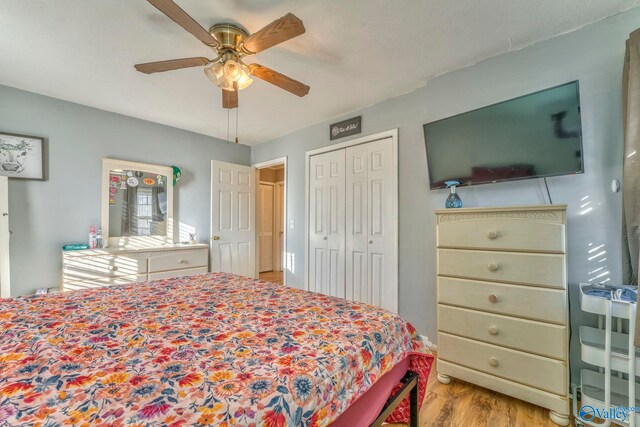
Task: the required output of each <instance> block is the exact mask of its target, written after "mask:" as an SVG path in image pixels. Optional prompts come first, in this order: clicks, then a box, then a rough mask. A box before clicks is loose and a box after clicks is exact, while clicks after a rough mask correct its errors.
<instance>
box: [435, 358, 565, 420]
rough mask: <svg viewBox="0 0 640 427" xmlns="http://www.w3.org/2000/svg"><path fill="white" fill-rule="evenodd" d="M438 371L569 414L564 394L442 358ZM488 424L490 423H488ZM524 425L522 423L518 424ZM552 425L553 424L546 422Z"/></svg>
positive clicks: (439, 361)
mask: <svg viewBox="0 0 640 427" xmlns="http://www.w3.org/2000/svg"><path fill="white" fill-rule="evenodd" d="M438 373H442V374H445V375H450V376H452V377H454V378H459V379H461V380H463V381H468V382H470V383H473V384H478V385H479V386H480V387H485V388H488V389H490V390H495V391H497V392H499V393H503V394H506V395H507V396H511V397H515V398H516V399H522V400H526V401H527V402H531V403H533V404H534V405H538V406H542V407H543V408H547V409H550V410H552V411H556V412H557V413H559V414H569V413H571V412H570V411H571V409H570V407H569V403H570V402H569V398H568V397H567V396H566V395H560V396H558V395H556V394H553V393H548V392H546V391H542V390H538V389H537V388H532V387H528V386H526V385H522V384H519V383H517V382H513V381H508V380H505V379H502V378H498V377H496V376H494V375H489V374H485V373H484V372H480V371H476V370H473V369H469V368H465V367H464V366H460V365H456V364H454V363H449V362H446V361H444V360H438ZM489 425H490V424H489ZM520 425H524V424H520ZM548 425H553V424H548Z"/></svg>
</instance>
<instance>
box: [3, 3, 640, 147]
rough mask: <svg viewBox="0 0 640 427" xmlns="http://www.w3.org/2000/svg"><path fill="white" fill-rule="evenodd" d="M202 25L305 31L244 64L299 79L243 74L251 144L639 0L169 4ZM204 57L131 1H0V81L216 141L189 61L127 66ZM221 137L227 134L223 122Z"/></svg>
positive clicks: (203, 89)
mask: <svg viewBox="0 0 640 427" xmlns="http://www.w3.org/2000/svg"><path fill="white" fill-rule="evenodd" d="M177 3H178V4H179V5H180V6H181V7H182V8H183V9H185V10H186V11H187V12H188V13H189V14H191V15H192V16H193V17H194V18H195V19H196V20H197V21H198V22H199V23H200V24H201V25H202V26H203V27H205V28H208V27H209V26H210V25H212V24H215V23H217V22H222V21H224V22H236V23H240V24H242V25H243V26H244V27H246V28H247V29H248V30H249V31H256V30H258V29H260V28H261V27H262V26H264V25H266V24H267V23H269V22H271V21H272V20H274V19H276V18H278V17H280V16H282V15H284V14H285V13H286V12H293V13H294V14H295V15H297V16H298V17H300V18H301V19H302V20H303V21H304V23H305V26H306V28H307V32H306V34H304V35H302V36H300V37H298V38H297V39H294V40H291V41H289V42H286V43H284V44H282V45H280V46H278V47H275V48H272V49H270V50H268V51H265V52H262V53H260V54H259V55H257V56H254V57H252V58H248V60H247V62H259V63H261V64H263V65H265V66H268V67H271V68H274V69H276V70H278V71H280V72H282V73H284V74H286V75H289V76H291V77H293V78H295V79H297V80H300V81H302V82H304V83H306V84H308V85H310V86H311V92H310V93H309V95H307V96H306V97H304V98H298V97H296V96H293V95H291V94H289V93H287V92H285V91H282V90H280V89H278V88H276V87H274V86H271V85H269V84H267V83H265V82H262V81H260V80H257V79H256V81H255V82H254V84H253V85H252V86H251V87H250V88H248V89H247V90H245V91H242V92H241V93H240V111H239V114H240V140H241V142H242V143H245V144H250V145H254V144H256V143H260V142H264V141H267V140H270V139H273V138H276V137H278V136H281V135H285V134H288V133H290V132H292V131H294V130H296V129H301V128H304V127H306V126H309V125H311V124H314V123H318V122H321V121H323V120H327V119H331V118H334V117H337V116H340V115H343V114H346V113H348V112H350V111H354V110H356V109H359V108H362V107H365V106H368V105H372V104H376V103H378V102H380V101H382V100H384V99H386V98H390V97H393V96H397V95H400V94H403V93H406V92H409V91H411V90H413V89H415V88H418V87H420V86H422V85H424V83H425V81H426V80H427V79H428V78H430V77H432V76H435V75H438V74H442V73H445V72H447V71H451V70H454V69H457V68H461V67H464V66H466V65H470V64H473V63H475V62H478V61H480V60H482V59H486V58H489V57H492V56H495V55H498V54H501V53H504V52H508V51H511V50H515V49H519V48H522V47H523V46H526V45H529V44H532V43H534V42H536V41H539V40H543V39H547V38H549V37H553V36H555V35H558V34H561V33H565V32H568V31H571V30H573V29H576V28H579V27H581V26H583V25H585V24H588V23H591V22H595V21H598V20H600V19H602V18H604V17H607V16H610V15H614V14H616V13H619V12H622V11H624V10H627V9H630V8H632V7H635V6H638V5H640V0H560V1H559V0H484V1H478V0H455V1H452V0H449V1H447V0H346V1H345V0H342V1H341V0H322V1H320V0H253V1H252V0H177ZM189 56H207V57H210V58H211V57H213V56H214V55H213V53H212V52H211V50H210V49H209V48H207V47H206V46H204V45H203V44H201V43H200V42H199V41H198V40H197V39H195V38H194V37H193V36H191V35H190V34H189V33H187V32H186V31H185V30H183V29H182V28H180V27H179V26H178V25H176V24H175V23H174V22H173V21H171V20H169V19H168V18H167V17H165V16H164V15H162V14H161V13H160V12H159V11H157V10H156V9H155V8H154V7H153V6H151V5H150V4H149V3H147V2H146V1H143V0H135V1H132V0H55V1H54V0H2V3H1V5H0V84H4V85H8V86H14V87H17V88H21V89H25V90H29V91H32V92H36V93H41V94H44V95H49V96H53V97H56V98H60V99H65V100H69V101H73V102H77V103H80V104H84V105H89V106H93V107H97V108H101V109H103V110H107V111H113V112H117V113H121V114H126V115H129V116H133V117H138V118H141V119H146V120H150V121H153V122H158V123H163V124H166V125H170V126H174V127H177V128H182V129H188V130H191V131H194V132H199V133H203V134H206V135H211V136H216V137H219V138H223V139H225V138H226V136H227V111H226V110H223V109H222V107H221V96H220V91H219V89H217V88H216V87H215V86H213V85H212V84H211V83H210V82H209V81H208V80H207V79H206V78H205V76H204V74H203V72H202V70H201V69H200V68H192V69H186V70H179V71H172V72H167V73H161V74H154V75H144V74H141V73H138V72H136V71H135V70H134V69H133V65H134V64H136V63H140V62H149V61H157V60H164V59H174V58H183V57H189ZM232 137H233V130H232Z"/></svg>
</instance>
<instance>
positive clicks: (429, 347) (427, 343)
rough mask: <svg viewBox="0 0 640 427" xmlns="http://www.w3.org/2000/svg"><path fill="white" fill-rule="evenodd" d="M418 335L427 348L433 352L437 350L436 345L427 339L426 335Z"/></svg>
mask: <svg viewBox="0 0 640 427" xmlns="http://www.w3.org/2000/svg"><path fill="white" fill-rule="evenodd" d="M420 337H421V338H422V341H423V342H424V343H425V344H426V345H427V348H428V349H429V350H431V351H433V352H434V353H437V352H438V346H437V345H436V344H434V343H432V342H431V341H429V337H427V336H426V335H420Z"/></svg>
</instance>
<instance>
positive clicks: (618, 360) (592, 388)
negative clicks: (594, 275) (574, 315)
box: [573, 284, 640, 427]
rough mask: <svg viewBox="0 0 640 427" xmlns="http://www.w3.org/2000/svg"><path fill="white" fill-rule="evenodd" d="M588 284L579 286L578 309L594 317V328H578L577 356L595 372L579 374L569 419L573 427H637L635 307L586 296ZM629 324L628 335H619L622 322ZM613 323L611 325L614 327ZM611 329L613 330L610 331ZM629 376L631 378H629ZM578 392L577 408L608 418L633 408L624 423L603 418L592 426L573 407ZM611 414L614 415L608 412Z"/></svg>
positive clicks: (639, 367)
mask: <svg viewBox="0 0 640 427" xmlns="http://www.w3.org/2000/svg"><path fill="white" fill-rule="evenodd" d="M585 286H589V285H588V284H580V307H581V308H582V310H583V311H586V312H589V313H595V314H598V315H599V317H598V326H599V327H598V328H592V327H589V326H580V352H581V358H582V360H583V361H584V362H587V363H589V364H591V365H594V366H597V367H598V371H592V370H589V369H583V370H581V371H580V385H579V386H578V387H576V386H574V389H573V396H574V399H573V416H574V417H575V419H576V425H578V426H582V425H590V426H602V427H606V426H609V425H610V424H611V423H615V424H620V425H628V426H632V427H633V426H636V425H638V426H640V413H637V412H635V408H639V409H638V410H639V411H640V400H637V398H636V396H638V397H640V388H638V384H637V383H636V378H635V377H636V376H637V375H638V376H640V351H639V350H638V349H637V348H636V347H634V345H633V339H634V335H635V318H636V303H629V302H623V301H615V300H613V301H612V300H610V299H608V298H605V297H598V296H593V295H587V294H585V293H584V292H583V289H584V287H585ZM623 319H626V320H630V321H629V328H628V333H623V329H622V320H623ZM614 323H615V324H614ZM614 329H615V330H614ZM629 373H631V375H629ZM578 388H579V391H580V394H581V396H582V400H581V407H582V408H584V407H591V408H597V409H603V410H604V411H606V412H607V413H609V414H613V413H616V412H617V414H620V412H619V411H620V409H618V410H616V409H611V408H634V409H633V410H631V411H629V412H627V416H626V420H625V421H622V420H621V419H620V418H617V419H611V418H607V419H604V421H600V422H596V421H594V420H593V419H591V414H590V413H589V414H586V413H585V417H586V418H589V419H585V418H583V417H582V416H581V414H580V410H579V408H578V407H577V399H576V398H575V397H576V396H577V392H578ZM612 411H614V412H612Z"/></svg>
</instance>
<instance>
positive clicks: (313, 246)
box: [308, 156, 327, 292]
mask: <svg viewBox="0 0 640 427" xmlns="http://www.w3.org/2000/svg"><path fill="white" fill-rule="evenodd" d="M309 168H310V177H309V178H310V180H309V261H308V262H309V290H310V291H313V292H321V288H322V283H323V267H324V264H325V263H324V253H325V252H326V249H327V242H326V239H325V234H326V233H325V223H326V221H325V210H324V206H325V203H326V201H325V200H326V196H325V191H326V185H325V183H326V178H327V173H326V168H327V162H326V159H324V158H323V157H322V156H313V157H311V159H310V164H309Z"/></svg>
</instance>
